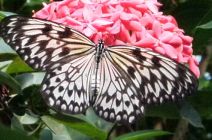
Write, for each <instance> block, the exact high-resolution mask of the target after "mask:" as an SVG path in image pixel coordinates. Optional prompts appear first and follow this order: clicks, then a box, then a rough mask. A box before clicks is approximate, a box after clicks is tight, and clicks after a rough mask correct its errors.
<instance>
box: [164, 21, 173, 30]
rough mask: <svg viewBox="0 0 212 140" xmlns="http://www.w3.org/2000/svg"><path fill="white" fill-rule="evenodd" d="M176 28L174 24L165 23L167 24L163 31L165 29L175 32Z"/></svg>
mask: <svg viewBox="0 0 212 140" xmlns="http://www.w3.org/2000/svg"><path fill="white" fill-rule="evenodd" d="M175 28H176V26H175V25H174V24H173V23H170V22H168V23H165V24H164V25H163V29H164V30H165V31H174V29H175Z"/></svg>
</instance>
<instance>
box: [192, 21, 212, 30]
mask: <svg viewBox="0 0 212 140" xmlns="http://www.w3.org/2000/svg"><path fill="white" fill-rule="evenodd" d="M196 29H212V21H209V22H207V23H205V24H202V25H199V26H197V27H196Z"/></svg>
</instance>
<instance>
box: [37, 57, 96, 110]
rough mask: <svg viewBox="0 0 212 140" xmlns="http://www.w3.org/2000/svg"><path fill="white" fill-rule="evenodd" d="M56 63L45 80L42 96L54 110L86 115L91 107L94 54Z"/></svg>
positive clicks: (50, 68) (48, 71)
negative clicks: (90, 81) (90, 83)
mask: <svg viewBox="0 0 212 140" xmlns="http://www.w3.org/2000/svg"><path fill="white" fill-rule="evenodd" d="M67 61H68V60H64V61H60V62H57V63H54V64H53V65H51V66H50V67H49V69H48V70H47V73H46V76H45V78H44V80H43V84H42V85H43V86H42V90H41V92H42V96H43V97H44V99H45V101H46V102H47V104H48V105H49V106H50V107H52V108H53V109H55V110H57V111H59V112H62V113H66V114H79V113H84V112H85V111H86V109H87V108H88V107H89V106H90V103H89V100H90V99H89V98H90V97H89V95H90V93H89V79H90V77H91V74H92V71H93V68H94V62H95V61H94V54H93V53H90V54H86V55H82V56H79V57H78V58H75V59H74V60H69V61H68V63H67Z"/></svg>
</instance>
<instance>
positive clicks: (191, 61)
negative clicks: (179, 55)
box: [189, 57, 200, 78]
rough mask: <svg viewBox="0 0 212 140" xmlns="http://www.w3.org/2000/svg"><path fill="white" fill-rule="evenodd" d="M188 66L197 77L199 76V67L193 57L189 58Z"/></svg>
mask: <svg viewBox="0 0 212 140" xmlns="http://www.w3.org/2000/svg"><path fill="white" fill-rule="evenodd" d="M189 67H190V70H191V71H192V72H193V73H194V74H195V75H196V77H197V78H198V77H199V76H200V71H199V68H198V67H197V65H196V64H195V61H194V58H192V57H191V58H190V59H189Z"/></svg>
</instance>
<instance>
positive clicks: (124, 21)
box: [34, 0, 199, 77]
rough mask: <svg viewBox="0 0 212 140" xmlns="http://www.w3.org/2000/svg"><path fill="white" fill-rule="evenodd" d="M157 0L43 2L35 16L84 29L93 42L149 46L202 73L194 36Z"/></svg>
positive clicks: (69, 0)
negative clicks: (193, 44) (194, 54)
mask: <svg viewBox="0 0 212 140" xmlns="http://www.w3.org/2000/svg"><path fill="white" fill-rule="evenodd" d="M160 6H161V4H160V3H158V2H157V0H63V1H60V2H53V1H52V2H51V3H50V4H45V3H44V8H43V9H41V10H40V11H38V12H36V13H35V14H34V17H38V18H42V19H47V20H51V21H55V22H57V23H62V24H64V25H67V26H70V27H72V28H74V29H76V30H78V31H81V32H82V33H84V34H85V35H86V36H88V37H89V38H90V39H91V40H93V41H94V42H97V41H98V40H99V39H103V40H104V42H105V44H106V45H122V44H124V45H136V46H139V47H144V48H149V49H151V50H153V51H156V52H158V53H160V54H163V55H166V56H167V57H169V58H172V59H175V60H176V61H178V62H180V63H184V64H186V63H187V64H188V65H189V67H190V69H191V71H193V73H194V74H195V75H196V76H197V77H199V68H198V63H197V61H196V59H195V58H194V56H192V53H193V50H192V37H190V36H186V35H184V32H183V30H182V29H180V28H179V27H178V25H177V22H176V21H175V19H174V17H172V16H167V15H163V13H162V12H159V7H160Z"/></svg>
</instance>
